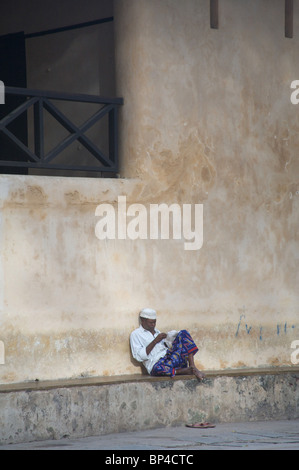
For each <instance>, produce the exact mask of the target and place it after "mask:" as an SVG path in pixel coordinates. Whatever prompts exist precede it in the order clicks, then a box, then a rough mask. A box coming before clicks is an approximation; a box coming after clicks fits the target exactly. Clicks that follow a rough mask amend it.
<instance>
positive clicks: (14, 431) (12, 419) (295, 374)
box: [0, 367, 299, 445]
mask: <svg viewBox="0 0 299 470" xmlns="http://www.w3.org/2000/svg"><path fill="white" fill-rule="evenodd" d="M298 369H299V368H297V367H280V368H273V369H272V368H266V369H237V370H227V371H215V370H214V371H205V372H206V379H204V380H203V381H198V380H197V379H196V378H194V377H193V376H178V377H175V378H173V379H169V378H168V377H150V376H143V375H130V376H129V375H127V376H118V377H93V378H81V379H72V380H60V381H55V382H54V381H53V382H51V381H45V382H31V383H26V384H12V385H5V386H4V385H2V386H1V392H2V393H0V409H1V410H2V413H0V445H1V444H5V443H18V442H30V441H39V440H47V439H61V438H63V437H69V438H76V437H87V436H98V435H104V434H110V433H116V432H124V431H126V432H127V431H137V430H142V429H150V428H151V429H154V428H159V427H165V426H178V425H183V424H184V423H190V422H195V421H210V422H215V423H219V422H236V421H238V422H242V421H257V420H258V421H263V420H274V419H276V420H279V419H296V418H299V370H298Z"/></svg>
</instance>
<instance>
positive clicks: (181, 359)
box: [151, 330, 198, 377]
mask: <svg viewBox="0 0 299 470" xmlns="http://www.w3.org/2000/svg"><path fill="white" fill-rule="evenodd" d="M197 351H198V347H197V346H196V344H195V343H194V341H193V339H192V338H191V335H190V333H189V332H188V331H187V330H181V331H180V332H179V333H178V335H177V337H176V338H175V340H174V342H173V343H172V347H171V348H169V349H168V350H167V353H166V355H165V356H164V357H162V358H161V359H159V361H158V362H156V364H154V366H153V368H152V370H151V375H154V376H158V375H168V376H170V377H174V376H175V370H176V369H179V368H182V367H188V361H187V360H188V355H189V354H196V353H197Z"/></svg>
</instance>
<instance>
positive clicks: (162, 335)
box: [146, 333, 167, 355]
mask: <svg viewBox="0 0 299 470" xmlns="http://www.w3.org/2000/svg"><path fill="white" fill-rule="evenodd" d="M166 336H167V334H166V333H159V334H158V336H156V338H154V339H153V341H152V342H151V343H150V344H149V345H148V346H147V347H146V354H147V355H149V354H150V353H151V351H152V350H153V349H154V347H155V346H156V344H158V343H160V342H161V341H162V340H163V339H165V338H166Z"/></svg>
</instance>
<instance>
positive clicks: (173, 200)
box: [0, 0, 299, 383]
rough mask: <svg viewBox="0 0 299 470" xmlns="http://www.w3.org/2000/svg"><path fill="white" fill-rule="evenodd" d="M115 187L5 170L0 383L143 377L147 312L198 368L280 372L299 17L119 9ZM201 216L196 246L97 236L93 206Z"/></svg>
mask: <svg viewBox="0 0 299 470" xmlns="http://www.w3.org/2000/svg"><path fill="white" fill-rule="evenodd" d="M114 6H115V8H114V18H115V19H114V22H115V24H114V28H115V47H116V86H117V95H118V96H122V97H123V98H124V103H125V104H124V106H123V108H122V110H121V119H120V157H121V162H122V165H121V174H120V176H121V178H120V179H113V180H112V179H102V180H94V179H92V180H91V179H87V178H80V179H76V178H59V177H54V178H51V177H43V176H0V194H1V198H0V199H1V213H0V241H1V254H0V281H1V282H0V328H1V329H0V340H1V341H2V342H3V344H4V346H5V364H2V365H0V381H1V382H3V383H5V382H19V381H23V380H34V379H35V378H38V379H39V380H42V379H52V378H53V379H56V378H64V377H79V376H86V375H118V374H132V373H139V372H140V368H139V367H138V366H137V365H136V364H135V363H134V361H133V360H132V359H131V356H130V351H129V341H128V340H129V334H130V331H131V330H132V329H133V328H135V327H137V326H138V321H137V316H138V312H139V310H140V309H141V308H143V307H149V306H150V307H153V308H156V310H157V311H158V324H157V326H158V328H159V329H160V330H162V331H163V330H164V331H165V330H166V331H167V330H170V329H180V328H187V329H188V330H189V331H190V332H191V333H192V335H193V336H194V339H195V340H196V342H197V343H198V346H199V348H200V351H199V353H198V354H197V356H196V361H197V365H198V367H200V368H202V369H227V368H239V367H259V366H269V367H273V366H280V365H289V366H292V365H293V364H292V362H291V353H292V351H293V350H292V348H291V343H292V342H293V341H294V340H297V339H298V340H299V331H298V330H299V323H298V300H299V293H298V284H299V282H298V281H299V279H298V258H299V241H298V238H299V233H298V216H299V163H298V156H297V151H298V150H297V149H298V143H299V134H298V130H299V107H297V106H296V105H293V104H292V103H291V101H290V96H291V92H292V90H291V89H290V84H291V82H292V81H293V80H295V79H299V76H298V74H299V71H298V67H297V64H296V58H297V55H296V52H297V51H298V37H297V35H296V31H297V30H298V31H299V24H298V22H299V16H298V12H295V13H296V15H295V19H294V31H295V36H294V38H293V39H286V38H285V37H284V10H283V2H281V1H278V0H273V1H272V2H271V6H269V2H268V1H266V0H262V1H260V0H253V1H251V2H238V1H236V0H226V1H223V2H221V6H220V28H219V29H218V30H214V29H210V23H209V21H210V20H209V2H207V1H198V0H186V1H184V2H182V1H180V0H150V1H149V0H116V1H115V5H114ZM119 196H126V201H127V205H128V206H129V205H131V204H141V205H142V206H143V207H144V208H145V209H146V210H147V211H149V208H150V205H151V204H162V203H164V204H167V205H168V207H169V206H170V205H171V204H178V205H179V206H180V207H182V206H183V204H189V205H190V207H192V208H194V207H195V205H196V204H202V205H203V245H202V247H201V248H200V249H198V250H192V251H191V250H190V251H188V250H186V249H184V242H185V240H184V239H183V238H181V239H172V238H171V237H170V238H169V239H165V240H161V239H158V240H151V239H150V237H147V238H146V239H136V240H133V239H130V238H129V237H127V239H121V240H119V239H117V237H116V239H110V240H99V239H98V237H97V236H96V225H97V222H98V220H99V218H98V217H97V216H96V208H97V207H98V206H99V205H100V204H104V203H106V204H111V205H112V206H113V208H114V209H115V213H116V216H117V214H118V197H119Z"/></svg>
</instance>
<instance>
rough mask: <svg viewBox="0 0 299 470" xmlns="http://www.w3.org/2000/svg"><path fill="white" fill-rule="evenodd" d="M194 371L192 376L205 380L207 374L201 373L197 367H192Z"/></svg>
mask: <svg viewBox="0 0 299 470" xmlns="http://www.w3.org/2000/svg"><path fill="white" fill-rule="evenodd" d="M191 369H192V374H194V375H195V377H197V378H198V379H200V380H202V379H204V378H205V374H204V373H203V372H201V371H200V370H198V369H197V368H196V367H194V366H193V367H191Z"/></svg>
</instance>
